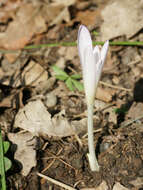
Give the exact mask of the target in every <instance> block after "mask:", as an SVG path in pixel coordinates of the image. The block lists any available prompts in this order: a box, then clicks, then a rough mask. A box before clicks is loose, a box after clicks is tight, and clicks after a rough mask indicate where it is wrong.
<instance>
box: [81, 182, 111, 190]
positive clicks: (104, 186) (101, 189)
mask: <svg viewBox="0 0 143 190" xmlns="http://www.w3.org/2000/svg"><path fill="white" fill-rule="evenodd" d="M81 190H108V186H107V183H106V181H102V183H101V184H100V185H99V186H98V187H96V188H95V187H94V188H82V189H81Z"/></svg>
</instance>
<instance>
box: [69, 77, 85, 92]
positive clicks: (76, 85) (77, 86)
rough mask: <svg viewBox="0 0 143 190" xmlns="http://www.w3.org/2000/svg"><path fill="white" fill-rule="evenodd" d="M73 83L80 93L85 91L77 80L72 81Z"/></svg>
mask: <svg viewBox="0 0 143 190" xmlns="http://www.w3.org/2000/svg"><path fill="white" fill-rule="evenodd" d="M72 82H73V84H74V86H75V87H76V88H77V89H78V90H79V91H83V89H84V87H83V84H82V83H81V82H79V81H77V80H74V79H72Z"/></svg>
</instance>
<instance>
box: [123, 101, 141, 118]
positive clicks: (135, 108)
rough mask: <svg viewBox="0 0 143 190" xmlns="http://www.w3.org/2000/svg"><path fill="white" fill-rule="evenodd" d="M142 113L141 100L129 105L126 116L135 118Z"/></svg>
mask: <svg viewBox="0 0 143 190" xmlns="http://www.w3.org/2000/svg"><path fill="white" fill-rule="evenodd" d="M141 115H143V103H141V102H138V103H136V102H134V103H133V104H132V106H131V107H130V109H129V111H128V113H127V115H126V117H127V118H130V119H136V118H138V117H139V116H141Z"/></svg>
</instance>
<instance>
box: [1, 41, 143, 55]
mask: <svg viewBox="0 0 143 190" xmlns="http://www.w3.org/2000/svg"><path fill="white" fill-rule="evenodd" d="M103 44H104V42H101V41H99V42H93V45H103ZM109 44H110V45H112V46H143V42H142V41H141V42H140V41H114V42H109ZM76 45H77V43H76V42H57V43H48V44H37V45H27V46H25V47H24V48H23V49H24V50H29V49H38V48H46V47H61V46H65V47H69V46H76ZM19 50H20V49H19ZM19 50H4V49H0V52H1V53H17V52H18V51H19Z"/></svg>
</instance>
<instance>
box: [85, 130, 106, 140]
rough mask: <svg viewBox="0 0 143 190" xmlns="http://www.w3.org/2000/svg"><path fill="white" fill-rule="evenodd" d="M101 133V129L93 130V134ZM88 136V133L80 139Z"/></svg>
mask: <svg viewBox="0 0 143 190" xmlns="http://www.w3.org/2000/svg"><path fill="white" fill-rule="evenodd" d="M101 131H102V128H100V129H97V130H94V131H93V133H99V132H101ZM87 136H88V133H86V134H85V135H83V136H82V139H84V138H86V137H87Z"/></svg>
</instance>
